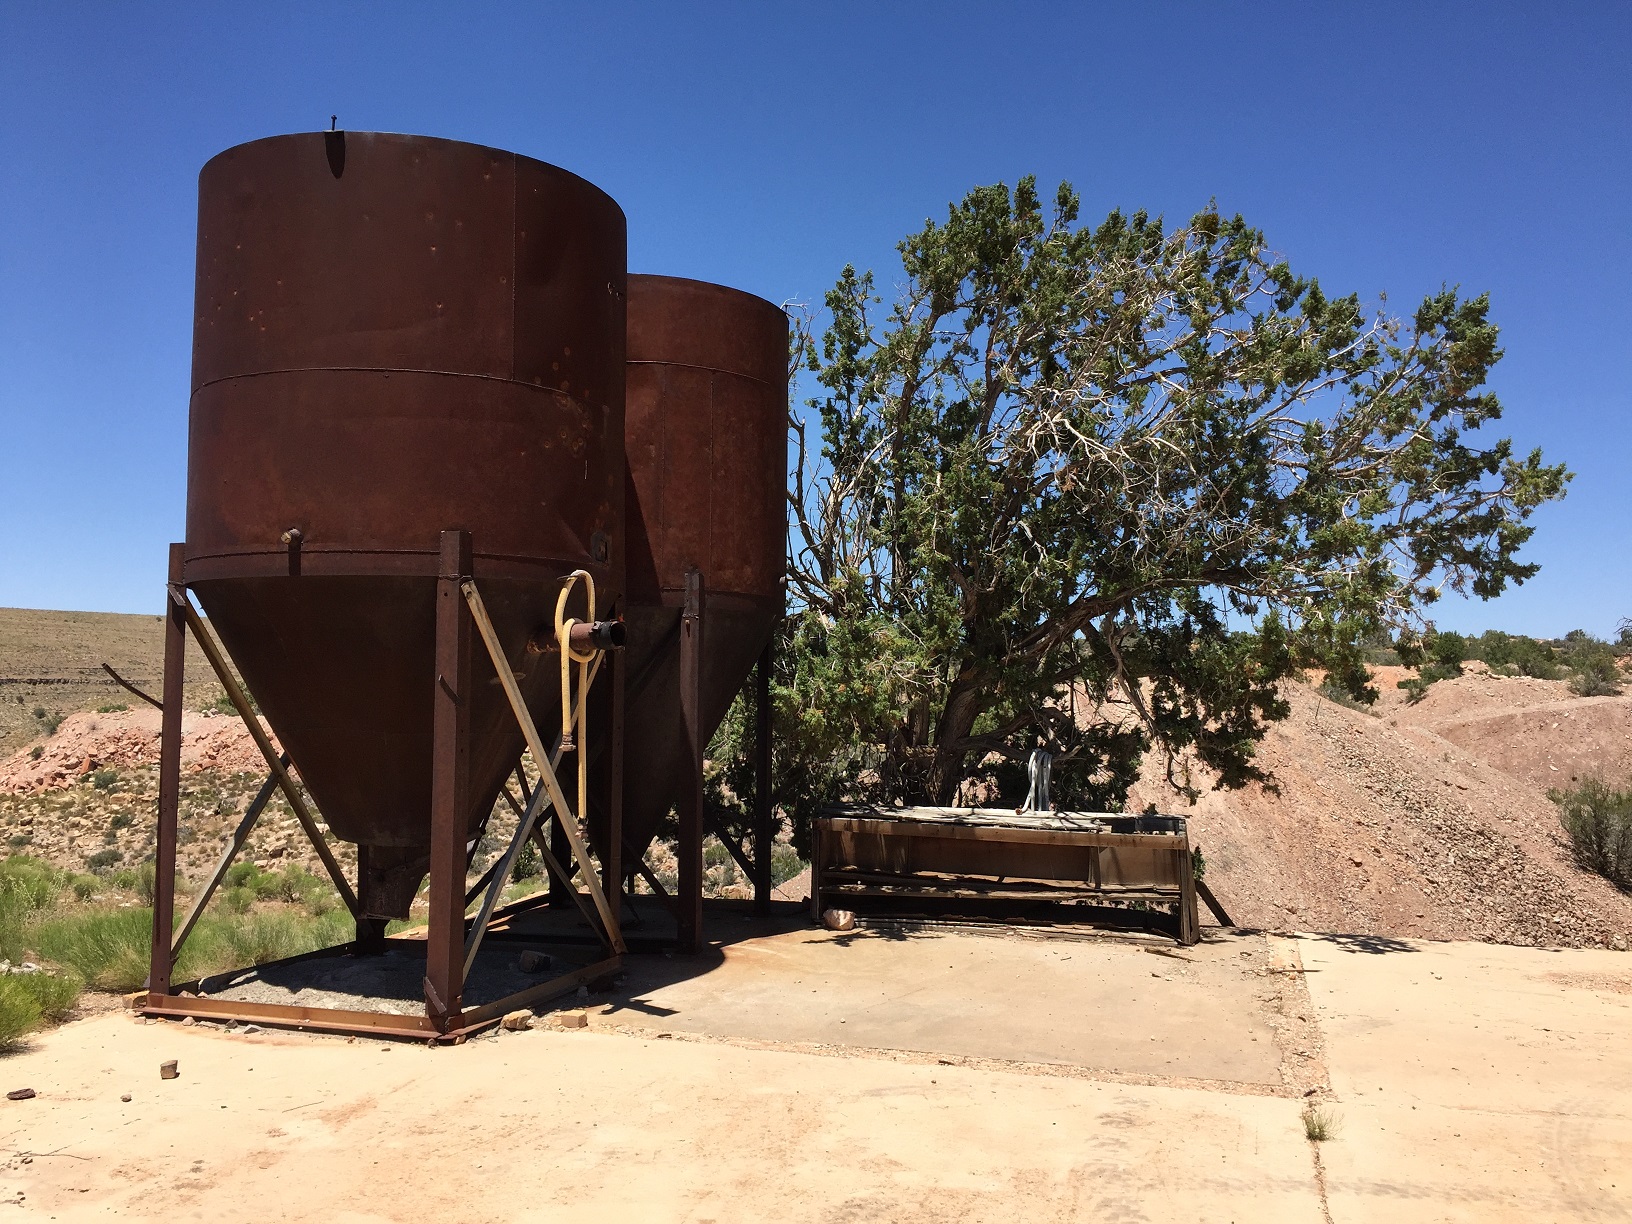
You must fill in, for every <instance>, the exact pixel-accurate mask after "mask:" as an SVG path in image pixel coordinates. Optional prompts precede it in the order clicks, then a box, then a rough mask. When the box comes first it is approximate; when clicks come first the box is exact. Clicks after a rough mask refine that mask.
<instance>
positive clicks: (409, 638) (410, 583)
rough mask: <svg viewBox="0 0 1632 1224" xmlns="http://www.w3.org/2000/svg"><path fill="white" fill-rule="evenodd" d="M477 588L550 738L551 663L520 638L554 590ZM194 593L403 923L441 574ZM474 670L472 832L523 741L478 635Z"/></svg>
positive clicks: (543, 617) (527, 585) (427, 756)
mask: <svg viewBox="0 0 1632 1224" xmlns="http://www.w3.org/2000/svg"><path fill="white" fill-rule="evenodd" d="M480 588H481V592H482V598H483V602H484V603H485V605H486V607H487V609H488V612H489V614H490V616H491V617H492V619H493V623H494V627H495V629H496V630H497V632H498V634H499V638H500V641H501V642H502V643H503V644H504V647H505V651H506V655H507V657H508V658H509V660H510V662H511V665H512V667H513V669H514V670H515V671H516V672H517V673H518V679H519V682H520V685H521V689H522V693H523V696H524V698H525V699H526V701H527V705H528V709H529V710H530V711H531V712H532V715H533V718H534V720H535V721H536V722H537V724H538V728H539V732H540V734H541V735H542V736H543V737H544V738H545V739H546V741H548V740H552V739H553V738H554V737H555V735H556V733H557V732H558V730H559V725H560V719H559V710H558V706H559V697H558V689H556V688H555V687H553V685H554V684H555V683H558V676H559V672H558V671H557V670H556V668H555V667H552V666H550V662H551V661H553V660H555V659H556V658H557V656H554V655H539V654H533V655H529V654H528V653H527V650H526V644H527V640H528V638H529V636H530V635H531V634H532V632H533V630H534V629H535V628H536V627H537V626H539V625H540V624H548V623H549V622H550V619H551V617H552V616H553V614H554V610H555V597H556V592H557V591H558V590H559V586H558V584H557V583H555V582H553V581H552V582H548V583H539V582H536V581H525V582H524V581H517V580H513V579H496V580H495V579H488V580H484V581H482V582H481V583H480ZM193 590H194V592H195V593H196V595H197V597H198V601H199V603H200V605H202V607H203V608H204V611H205V614H206V615H207V616H208V617H209V620H210V625H211V627H212V628H213V629H214V630H215V632H216V633H217V634H218V635H219V636H220V638H221V641H222V643H223V644H224V645H225V646H226V648H227V651H228V653H229V654H230V655H231V656H232V659H233V662H234V663H235V664H236V665H237V667H238V670H239V672H240V673H241V674H242V676H243V678H244V682H245V684H246V685H247V686H248V688H249V691H250V693H251V694H252V695H253V696H254V698H255V700H256V702H257V704H258V705H259V706H260V709H261V712H262V713H263V714H264V715H265V716H266V720H267V722H268V723H270V724H271V727H272V730H273V732H274V733H275V734H276V735H277V737H278V739H279V741H280V742H281V743H282V744H283V747H284V748H285V750H286V751H287V752H288V753H289V756H290V758H291V760H292V761H293V762H294V765H295V768H296V770H297V771H298V772H299V774H300V777H301V780H302V782H304V783H305V786H306V788H307V790H308V791H309V792H310V793H311V796H312V799H313V800H314V801H315V803H316V805H317V808H318V810H319V812H320V813H321V814H322V817H323V820H324V821H325V822H326V823H327V824H328V827H329V829H330V830H331V831H332V832H333V834H334V835H335V836H336V837H339V838H341V839H343V840H345V841H350V842H356V843H358V844H359V845H360V846H366V847H369V848H370V854H369V870H370V873H371V874H375V875H377V876H378V877H379V878H377V879H375V880H374V881H373V882H372V887H371V886H370V881H369V880H368V879H365V880H364V881H363V885H364V887H363V892H364V894H365V897H364V900H365V904H367V905H368V907H369V908H370V910H371V912H378V913H381V914H391V915H393V916H401V917H405V916H406V914H407V905H408V902H409V901H411V900H412V898H413V895H414V890H415V889H416V888H417V887H418V884H419V881H420V879H421V878H422V877H423V875H424V872H425V864H426V862H427V854H428V849H429V845H430V827H431V826H430V797H431V731H432V707H433V700H432V697H433V692H434V688H433V686H434V684H435V683H436V667H435V658H436V654H435V644H436V580H435V579H433V578H424V577H360V576H346V577H338V576H303V577H279V578H239V579H232V580H225V581H214V582H198V583H195V584H194V586H193ZM471 663H472V673H473V682H474V683H473V689H474V694H473V703H472V709H471V717H470V780H471V808H470V811H469V813H468V816H467V820H468V827H469V829H470V830H471V831H472V832H474V831H475V829H476V827H477V826H478V825H479V824H480V822H481V819H482V817H483V815H484V814H485V813H487V812H488V811H489V810H490V809H491V808H492V806H493V803H494V801H495V800H496V799H497V798H498V793H499V788H500V787H501V786H502V785H503V784H504V779H505V777H506V775H507V774H508V773H509V771H510V769H511V768H512V767H513V766H514V765H515V763H516V760H517V758H518V757H519V756H520V754H521V751H522V747H523V742H522V735H521V731H520V728H519V727H518V726H517V724H516V720H515V716H514V715H513V714H512V712H511V710H510V706H509V703H508V701H507V700H506V699H505V696H504V691H503V689H502V688H501V687H500V686H499V684H498V677H497V676H496V675H495V673H494V671H493V666H492V663H491V661H490V660H489V658H488V656H487V652H486V651H485V650H484V649H483V648H482V644H481V641H480V639H479V638H477V639H475V640H474V641H473V645H472V650H471ZM371 893H372V894H373V897H372V898H370V896H369V894H371Z"/></svg>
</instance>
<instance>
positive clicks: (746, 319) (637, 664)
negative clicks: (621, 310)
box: [623, 276, 788, 854]
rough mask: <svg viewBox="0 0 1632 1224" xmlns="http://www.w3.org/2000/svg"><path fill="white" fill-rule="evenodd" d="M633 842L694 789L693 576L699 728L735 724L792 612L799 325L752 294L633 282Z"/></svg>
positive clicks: (628, 423) (626, 808)
mask: <svg viewBox="0 0 1632 1224" xmlns="http://www.w3.org/2000/svg"><path fill="white" fill-rule="evenodd" d="M628 327H629V337H628V340H629V348H628V360H629V366H628V386H627V397H628V398H627V411H626V417H625V433H624V438H625V453H626V457H627V461H628V471H629V482H628V488H627V497H626V507H627V516H628V573H627V583H628V586H627V591H628V600H627V604H626V611H625V616H626V618H627V622H628V638H627V640H628V646H627V649H626V652H625V667H626V675H627V677H628V680H627V690H626V696H625V707H624V709H625V732H624V744H625V749H624V775H623V777H624V790H623V796H624V798H623V820H624V826H623V827H624V839H625V845H626V846H627V848H628V850H629V852H631V853H635V854H639V853H641V852H642V851H644V849H645V847H646V846H647V844H648V843H649V842H650V841H651V839H652V837H653V835H654V834H655V833H656V831H657V827H658V823H659V822H660V821H661V820H662V819H663V817H664V815H665V814H666V813H667V812H668V811H669V808H670V807H671V805H672V804H673V803H674V802H675V800H676V797H677V795H678V792H679V788H680V786H681V785H683V782H684V779H685V778H686V777H687V776H689V769H688V766H687V763H686V740H685V733H684V730H683V727H682V724H681V716H680V614H681V608H682V605H683V604H684V602H685V576H686V571H687V570H688V569H691V568H693V567H695V568H696V569H697V570H698V571H700V573H701V576H702V583H703V589H704V605H705V608H706V612H705V615H704V629H703V647H702V660H703V662H702V673H701V677H700V690H701V692H700V697H701V715H702V719H701V724H702V729H703V732H704V734H705V735H708V734H712V732H713V731H714V729H715V728H716V727H718V726H719V724H720V720H721V719H723V718H724V717H725V713H726V710H727V709H728V708H729V707H730V704H731V700H732V698H733V697H734V696H735V695H736V693H737V690H738V689H740V688H741V687H742V684H743V681H744V679H745V678H746V677H747V675H748V673H749V671H750V670H751V669H752V667H753V664H754V661H755V659H757V658H758V657H759V654H760V652H761V651H762V650H763V649H764V647H765V645H766V643H767V642H768V641H769V640H770V636H771V634H772V632H773V631H774V629H775V627H776V624H777V622H778V620H780V618H781V616H782V611H783V599H784V596H783V577H784V574H785V573H786V566H787V561H786V556H787V508H786V507H787V494H786V487H787V479H786V478H787V471H786V469H787V398H788V375H787V355H788V325H787V318H786V316H785V315H784V314H783V313H782V311H781V310H780V309H779V308H778V307H776V306H774V305H772V304H771V303H770V302H767V301H764V300H763V299H761V298H757V297H753V296H752V295H750V294H747V293H742V292H739V291H738V290H735V289H728V288H726V287H724V286H722V285H711V284H706V283H704V282H701V281H693V280H682V279H679V278H676V277H668V276H631V277H630V278H629V310H628Z"/></svg>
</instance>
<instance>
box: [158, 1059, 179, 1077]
mask: <svg viewBox="0 0 1632 1224" xmlns="http://www.w3.org/2000/svg"><path fill="white" fill-rule="evenodd" d="M180 1075H181V1068H180V1067H179V1066H178V1065H177V1063H176V1060H175V1059H173V1058H172V1059H169V1060H167V1061H165V1062H161V1063H160V1064H159V1078H160V1079H176V1078H177V1077H178V1076H180Z"/></svg>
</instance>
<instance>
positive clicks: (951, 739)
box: [927, 672, 984, 807]
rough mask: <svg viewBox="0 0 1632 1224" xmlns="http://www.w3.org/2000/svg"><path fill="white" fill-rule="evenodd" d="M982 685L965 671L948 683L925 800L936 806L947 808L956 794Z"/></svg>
mask: <svg viewBox="0 0 1632 1224" xmlns="http://www.w3.org/2000/svg"><path fill="white" fill-rule="evenodd" d="M983 687H984V686H983V685H982V684H981V682H980V678H979V676H978V675H977V674H975V673H973V672H965V673H964V674H963V675H961V676H959V677H958V678H957V679H956V680H955V681H953V682H952V690H951V692H949V693H948V694H947V697H946V706H945V708H944V709H942V711H941V721H940V724H939V725H938V726H937V727H936V728H935V763H934V765H933V766H932V767H931V768H930V773H929V779H928V782H929V785H928V787H927V789H928V792H929V795H928V798H929V801H930V802H931V803H933V804H935V805H936V806H937V807H948V806H950V805H951V804H952V802H953V801H954V800H955V799H956V798H957V797H958V786H959V785H960V784H961V783H962V782H963V766H964V761H965V759H966V758H967V757H968V755H969V753H968V750H967V749H965V748H964V747H963V744H964V741H966V740H967V739H968V738H969V733H970V732H971V731H973V730H974V729H975V719H976V718H978V717H979V716H980V712H981V709H982V708H983V706H982V703H981V692H982V689H983Z"/></svg>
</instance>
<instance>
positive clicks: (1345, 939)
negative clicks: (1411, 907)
mask: <svg viewBox="0 0 1632 1224" xmlns="http://www.w3.org/2000/svg"><path fill="white" fill-rule="evenodd" d="M1307 938H1309V939H1318V940H1320V941H1321V942H1323V943H1329V944H1333V945H1335V946H1337V947H1339V948H1341V949H1343V951H1345V952H1364V953H1366V954H1367V955H1370V956H1383V955H1386V954H1388V953H1390V952H1418V951H1421V949H1419V948H1418V947H1417V946H1416V945H1414V944H1412V943H1409V942H1407V941H1406V940H1403V939H1395V938H1394V937H1393V936H1390V935H1336V934H1332V935H1310V936H1308V937H1307Z"/></svg>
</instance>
